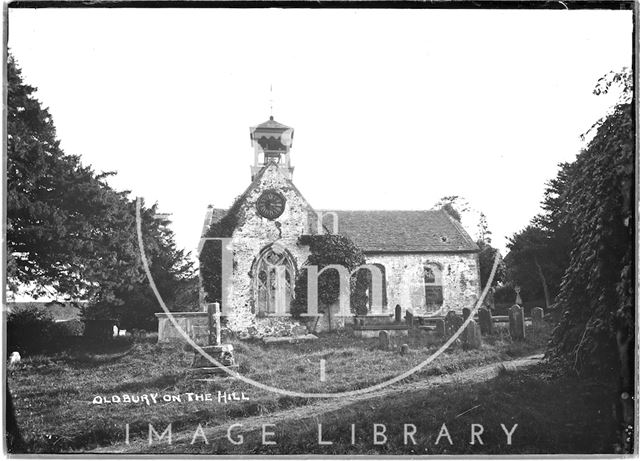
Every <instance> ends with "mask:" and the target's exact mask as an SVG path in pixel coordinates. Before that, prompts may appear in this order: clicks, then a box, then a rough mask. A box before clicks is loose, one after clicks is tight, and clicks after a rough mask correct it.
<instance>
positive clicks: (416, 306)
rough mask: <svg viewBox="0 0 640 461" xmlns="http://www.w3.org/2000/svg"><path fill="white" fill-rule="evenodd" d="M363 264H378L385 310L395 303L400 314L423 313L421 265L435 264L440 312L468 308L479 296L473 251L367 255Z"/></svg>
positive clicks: (478, 276)
mask: <svg viewBox="0 0 640 461" xmlns="http://www.w3.org/2000/svg"><path fill="white" fill-rule="evenodd" d="M366 258H367V263H369V264H376V263H379V264H382V265H384V267H385V271H386V278H387V300H388V302H387V310H388V312H392V311H393V309H394V308H395V306H396V304H400V306H401V307H402V313H403V315H404V312H405V310H406V309H407V308H409V307H410V308H411V309H412V310H413V312H414V314H417V315H424V314H427V313H428V312H427V310H426V307H425V300H424V296H425V295H424V286H423V283H424V278H423V277H424V275H423V267H424V266H425V265H432V266H434V267H438V268H439V269H440V271H441V275H442V292H443V293H442V295H443V299H444V303H443V306H444V308H443V309H442V312H443V314H444V313H446V312H448V311H449V310H455V311H457V312H461V311H462V308H464V307H468V308H472V307H473V305H474V304H475V302H476V300H477V299H478V298H479V297H480V268H479V265H478V255H477V253H448V254H447V253H429V254H367V255H366Z"/></svg>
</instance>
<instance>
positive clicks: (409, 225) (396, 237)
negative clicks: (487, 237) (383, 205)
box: [211, 208, 479, 253]
mask: <svg viewBox="0 0 640 461" xmlns="http://www.w3.org/2000/svg"><path fill="white" fill-rule="evenodd" d="M319 211H325V212H329V211H335V212H336V213H337V214H338V232H339V233H340V234H342V235H344V236H347V237H349V238H350V239H351V240H352V241H353V243H355V244H356V245H357V246H359V247H360V248H361V249H362V251H364V252H365V253H436V252H444V253H447V252H460V253H462V252H476V251H479V248H478V245H476V243H475V242H474V241H473V240H472V239H471V237H470V236H469V234H467V232H466V231H465V230H464V228H463V227H462V225H461V224H460V223H459V222H458V221H456V220H455V219H453V218H451V217H450V216H449V215H448V214H447V213H446V212H445V211H443V210H421V211H402V210H377V211H363V210H349V211H347V210H319ZM226 212H227V210H226V209H222V208H214V209H213V216H212V219H211V222H212V223H214V222H217V221H220V219H222V218H223V217H224V215H225V214H226ZM325 216H326V215H325ZM324 222H325V226H326V228H327V230H328V231H331V229H333V227H332V225H331V222H332V218H330V217H329V218H325V221H324Z"/></svg>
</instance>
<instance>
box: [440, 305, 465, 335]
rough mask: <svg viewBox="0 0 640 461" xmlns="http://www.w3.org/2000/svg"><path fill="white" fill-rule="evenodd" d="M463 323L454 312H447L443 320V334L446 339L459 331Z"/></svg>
mask: <svg viewBox="0 0 640 461" xmlns="http://www.w3.org/2000/svg"><path fill="white" fill-rule="evenodd" d="M463 323H464V320H462V317H460V316H459V315H458V314H457V313H456V312H454V311H449V312H447V315H446V316H445V318H444V325H445V334H446V336H447V337H450V336H453V334H454V333H455V332H456V331H458V330H459V329H460V326H462V324H463Z"/></svg>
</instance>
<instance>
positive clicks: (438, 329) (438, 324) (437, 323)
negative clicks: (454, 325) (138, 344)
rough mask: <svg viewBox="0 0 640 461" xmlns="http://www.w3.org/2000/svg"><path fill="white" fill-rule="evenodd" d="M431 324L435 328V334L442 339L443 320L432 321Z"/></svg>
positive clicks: (443, 330) (443, 331)
mask: <svg viewBox="0 0 640 461" xmlns="http://www.w3.org/2000/svg"><path fill="white" fill-rule="evenodd" d="M431 322H432V323H433V324H434V325H435V326H436V334H437V335H438V336H440V337H441V338H442V337H444V334H445V320H444V319H433V320H431Z"/></svg>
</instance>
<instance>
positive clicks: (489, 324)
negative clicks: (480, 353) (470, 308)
mask: <svg viewBox="0 0 640 461" xmlns="http://www.w3.org/2000/svg"><path fill="white" fill-rule="evenodd" d="M478 322H479V323H480V333H482V334H483V335H485V336H486V335H490V334H493V318H492V317H491V312H489V310H488V309H485V308H484V307H481V308H480V309H478Z"/></svg>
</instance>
